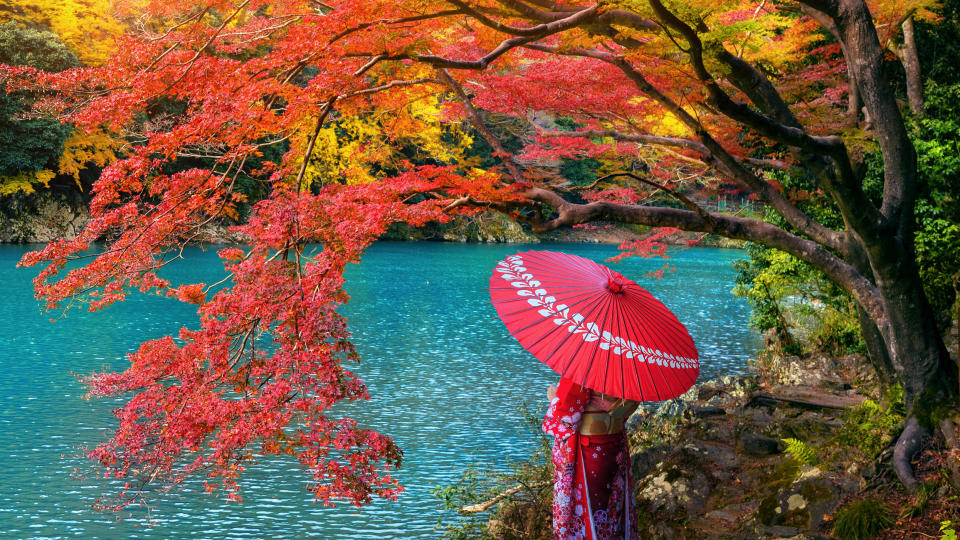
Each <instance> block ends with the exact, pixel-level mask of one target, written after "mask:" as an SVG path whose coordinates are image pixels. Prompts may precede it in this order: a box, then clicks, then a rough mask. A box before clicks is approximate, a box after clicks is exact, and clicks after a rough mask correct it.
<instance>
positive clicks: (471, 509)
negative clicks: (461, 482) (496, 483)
mask: <svg viewBox="0 0 960 540" xmlns="http://www.w3.org/2000/svg"><path fill="white" fill-rule="evenodd" d="M550 484H551V482H537V483H535V484H530V485H529V486H525V485H523V484H519V485H516V486H513V487H512V488H510V489H508V490H506V491H504V492H503V493H501V494H499V495H497V496H496V497H494V498H492V499H490V500H489V501H486V502H482V503H479V504H471V505H468V506H464V507H463V508H461V509H460V510H458V512H460V513H461V514H476V513H477V512H484V511H487V510H489V509H490V507H492V506H493V505H495V504H497V503H499V502H500V501H502V500H503V499H505V498H507V497H509V496H510V495H513V494H514V493H517V492H518V491H520V490H522V489H538V488H542V487H546V486H549V485H550Z"/></svg>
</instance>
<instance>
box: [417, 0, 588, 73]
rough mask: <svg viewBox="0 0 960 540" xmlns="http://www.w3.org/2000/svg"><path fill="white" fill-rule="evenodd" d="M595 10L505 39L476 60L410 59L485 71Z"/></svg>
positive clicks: (442, 65)
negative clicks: (529, 44) (508, 52)
mask: <svg viewBox="0 0 960 540" xmlns="http://www.w3.org/2000/svg"><path fill="white" fill-rule="evenodd" d="M597 9H598V8H597V6H592V7H589V8H586V9H584V10H582V11H577V12H575V13H573V14H572V15H570V16H568V17H566V18H563V19H558V20H556V21H551V22H548V23H544V24H542V25H540V26H539V27H537V28H539V31H538V32H536V33H533V34H528V35H522V36H517V37H513V38H510V39H505V40H503V41H502V42H500V44H499V45H497V46H496V47H495V48H494V49H493V50H492V51H490V52H489V53H487V54H486V55H484V56H483V57H482V58H480V59H478V60H451V59H449V58H443V57H442V56H435V55H432V54H422V55H413V56H410V57H411V58H413V59H415V60H419V61H421V62H425V63H427V64H430V65H431V66H433V67H435V68H444V69H481V70H482V69H486V68H487V66H489V65H490V63H491V62H493V61H494V60H496V59H497V58H500V57H501V56H503V55H504V54H505V53H506V52H507V51H509V50H511V49H514V48H517V47H520V46H522V45H525V44H527V43H530V42H533V41H536V40H538V39H540V38H543V37H546V36H549V35H551V34H557V33H559V32H563V31H565V30H569V29H571V28H574V27H576V26H578V25H580V24H582V23H584V22H587V21H589V20H590V19H593V18H595V17H596V15H597Z"/></svg>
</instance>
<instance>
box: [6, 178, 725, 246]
mask: <svg viewBox="0 0 960 540" xmlns="http://www.w3.org/2000/svg"><path fill="white" fill-rule="evenodd" d="M88 203H89V201H88V200H87V197H85V196H84V195H82V194H80V193H77V192H76V191H73V190H64V191H53V190H51V191H45V192H43V193H33V194H22V193H18V194H14V195H8V196H6V197H0V243H8V244H23V243H37V242H49V241H51V240H54V239H57V238H70V237H72V236H75V235H76V234H77V233H78V232H79V231H80V230H82V229H83V227H84V226H85V225H86V223H87V221H89V219H90V212H89V210H88V209H87V205H88ZM648 234H649V230H648V228H646V227H630V226H625V225H623V224H619V223H605V222H601V223H595V224H590V225H585V226H581V227H576V228H563V229H559V230H556V231H550V232H548V233H544V234H534V233H532V232H530V230H529V229H528V228H526V227H524V226H522V225H521V224H520V223H518V222H516V221H514V220H512V219H510V218H509V217H507V216H505V215H503V214H501V213H499V212H494V211H487V212H482V213H480V214H477V215H475V216H455V217H454V218H453V220H451V221H450V222H449V223H429V224H427V225H426V226H424V227H418V228H414V227H410V226H409V225H406V224H402V223H401V224H397V225H394V226H393V227H391V228H390V230H388V231H387V233H386V234H385V235H384V236H383V239H384V240H400V241H441V242H463V243H538V242H571V243H593V244H616V245H619V244H622V243H623V242H630V241H634V240H640V239H643V238H645V237H646V236H647V235H648ZM694 240H695V241H696V245H697V246H702V247H725V248H738V247H742V242H738V241H736V240H729V239H727V238H721V237H718V236H714V235H706V236H704V235H702V234H696V233H686V232H677V233H675V234H672V235H669V236H667V237H665V238H663V239H662V240H661V241H662V242H664V243H666V244H670V245H687V244H689V243H690V242H691V241H694ZM202 241H205V242H206V241H209V242H227V243H232V242H238V241H241V239H239V238H237V237H236V236H235V235H233V234H231V233H230V231H229V227H228V226H227V225H209V226H207V227H206V228H205V230H204V231H203V234H202Z"/></svg>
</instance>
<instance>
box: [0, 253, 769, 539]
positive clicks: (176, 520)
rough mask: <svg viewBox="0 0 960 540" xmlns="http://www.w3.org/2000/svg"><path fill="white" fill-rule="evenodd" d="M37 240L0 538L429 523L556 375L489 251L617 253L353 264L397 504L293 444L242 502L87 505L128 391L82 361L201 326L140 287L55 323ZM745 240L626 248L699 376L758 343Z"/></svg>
mask: <svg viewBox="0 0 960 540" xmlns="http://www.w3.org/2000/svg"><path fill="white" fill-rule="evenodd" d="M27 249H28V248H24V247H18V246H0V283H2V284H3V285H4V287H3V289H4V292H3V296H2V302H3V305H4V309H3V312H4V316H3V319H0V325H2V326H0V374H2V377H0V537H3V538H60V537H84V538H267V537H274V538H299V537H307V536H313V537H317V538H378V539H385V538H436V537H437V536H439V533H438V532H437V531H436V530H435V529H434V527H435V525H436V523H437V520H438V518H440V517H443V516H447V517H449V515H448V514H446V513H445V512H447V511H443V510H441V509H440V506H439V505H438V503H437V501H436V499H435V498H434V497H433V496H432V495H431V493H430V490H431V489H432V488H433V487H434V486H437V485H446V484H450V483H453V482H455V481H456V480H457V478H458V477H459V475H460V473H461V472H462V471H463V470H464V469H465V468H467V467H468V466H470V465H479V466H482V467H485V468H494V469H496V468H506V467H507V465H508V463H509V462H510V460H512V459H519V458H521V457H523V456H524V455H526V454H527V453H528V450H529V448H530V447H531V445H532V444H533V441H534V438H535V436H536V435H535V433H532V432H531V431H530V430H529V428H527V427H525V426H524V425H523V420H522V418H521V415H520V414H519V413H518V412H517V406H518V404H520V403H522V402H528V403H532V404H536V403H539V401H540V400H542V399H545V397H544V391H545V389H546V387H547V385H548V384H550V383H551V382H553V381H554V379H555V378H556V376H555V375H554V374H553V372H552V371H550V370H549V369H548V368H546V367H544V366H543V365H541V364H540V363H539V362H537V361H536V360H535V359H533V358H532V357H531V356H530V355H528V354H526V353H525V352H524V351H523V350H522V349H521V348H520V346H519V345H518V344H517V343H516V342H515V341H514V340H513V338H511V337H510V335H509V334H508V333H507V331H506V329H505V327H504V326H503V324H502V323H500V321H499V320H498V319H496V316H495V313H494V310H493V308H492V306H491V305H490V303H489V296H488V294H487V284H488V278H489V276H490V274H491V271H492V268H493V266H494V264H495V263H496V262H497V261H498V260H500V259H501V258H502V257H504V256H505V255H508V254H510V253H513V252H516V251H521V250H525V249H550V250H562V251H567V252H570V253H574V254H577V255H581V256H584V257H588V258H591V259H593V260H596V261H598V262H602V261H603V259H605V258H607V257H610V256H613V255H615V254H616V249H615V248H614V247H612V246H602V245H590V244H537V245H531V246H524V245H465V244H440V243H393V242H385V243H379V244H376V245H374V246H373V247H372V248H371V249H370V250H369V251H368V253H367V255H366V256H365V258H364V260H363V263H362V264H360V265H355V266H352V267H351V268H350V269H349V272H348V276H347V279H348V281H347V283H348V284H347V290H348V292H349V293H350V295H351V296H352V300H351V302H350V303H349V304H348V305H347V306H345V307H344V308H343V310H342V311H343V313H344V314H346V315H347V317H348V319H349V322H350V327H351V330H352V332H353V335H354V341H355V343H356V345H357V348H358V349H359V350H360V352H361V354H362V356H363V360H362V363H361V365H360V366H359V367H358V368H357V369H356V371H357V372H358V373H359V374H360V375H361V376H362V378H363V379H364V381H365V382H366V383H367V385H368V387H369V389H370V393H371V395H372V400H371V401H369V402H364V403H359V404H350V405H349V406H345V407H341V409H340V410H343V411H344V413H345V414H349V415H351V416H352V417H353V418H356V419H357V420H358V421H359V422H360V423H361V424H363V425H366V426H369V427H372V428H375V429H378V430H380V431H382V432H385V433H387V434H390V435H392V436H393V437H394V438H395V439H396V440H397V441H398V443H399V444H400V446H401V447H402V448H403V449H404V452H405V454H404V464H403V467H402V469H401V470H400V471H399V474H397V475H396V476H398V477H399V479H400V480H401V482H402V484H403V485H404V487H405V488H406V491H405V492H404V493H403V494H402V495H401V496H400V499H399V500H398V501H396V502H388V501H376V502H375V503H373V504H371V505H368V506H366V507H364V508H361V509H357V508H354V507H352V506H349V505H346V506H344V505H338V506H337V507H336V508H326V507H324V506H323V505H322V504H315V503H314V502H313V499H312V497H310V496H309V495H308V494H307V492H306V490H305V486H306V485H307V484H308V483H309V478H308V476H307V475H306V474H304V473H303V472H302V470H301V469H300V468H299V466H298V465H297V463H296V462H295V461H293V460H285V459H281V458H276V459H270V460H266V461H265V462H263V463H261V464H260V465H259V466H256V467H252V468H251V470H249V471H248V474H247V476H246V477H245V478H244V479H243V481H242V485H243V491H242V492H243V498H244V502H243V503H242V504H235V503H227V502H225V501H224V499H223V497H222V496H220V495H213V496H210V495H206V494H204V493H202V492H200V491H199V490H197V489H196V484H195V483H194V484H190V485H188V486H186V488H185V489H183V490H180V491H178V492H177V493H173V494H166V495H164V496H163V497H162V498H160V499H158V500H156V501H154V504H153V505H152V507H151V508H150V509H149V512H144V511H137V512H135V513H134V514H133V515H128V514H123V515H121V516H119V518H120V519H118V516H115V515H112V514H111V515H106V514H99V513H96V512H94V511H92V510H90V504H91V503H92V502H93V500H94V499H95V498H96V497H97V496H98V495H99V494H101V493H103V492H104V490H105V488H108V487H109V486H107V485H106V484H104V483H103V482H104V481H100V480H97V479H95V478H96V476H95V475H94V476H91V477H90V478H94V479H90V478H88V479H87V480H84V481H81V480H78V479H76V478H75V477H74V471H75V469H79V470H81V471H84V470H88V469H89V464H88V462H87V461H85V460H84V459H82V458H79V457H77V456H78V447H79V446H80V445H82V444H90V445H93V444H95V443H96V442H97V441H99V440H100V439H102V438H103V436H104V433H105V432H106V430H107V429H109V428H110V427H111V426H112V425H113V422H112V420H113V417H112V416H111V414H110V410H111V409H113V408H116V407H117V406H118V405H119V404H120V403H121V402H120V401H112V400H94V401H87V400H84V399H83V394H84V390H83V388H81V386H80V385H79V384H78V382H77V380H76V377H75V376H74V374H84V373H90V372H93V371H98V370H102V369H123V368H124V367H125V363H126V361H125V358H124V356H125V354H126V353H128V352H130V351H132V350H133V349H134V348H135V347H136V346H137V345H138V344H139V343H140V342H141V341H143V340H145V339H150V338H155V337H159V336H162V335H166V334H169V333H171V332H176V331H177V330H178V329H179V328H180V327H181V326H191V325H194V324H195V321H196V313H195V311H194V310H193V309H191V308H190V306H187V305H185V304H181V303H179V302H177V301H174V300H170V299H165V298H159V297H153V296H151V297H147V296H138V297H134V298H130V299H129V300H127V301H126V302H124V303H122V304H119V305H116V306H114V307H111V308H109V309H107V310H106V311H103V312H99V313H87V312H83V311H80V310H75V311H71V312H69V313H68V315H67V316H66V317H65V318H63V319H60V320H58V321H56V322H54V323H51V322H50V321H49V318H50V314H45V313H42V312H41V310H40V309H39V307H38V303H37V301H36V300H34V298H33V294H32V290H31V285H30V280H31V278H32V277H33V276H34V275H35V274H36V271H35V270H33V269H17V268H15V264H16V262H17V261H18V260H19V258H20V257H21V256H22V255H23V253H24V252H25V251H26V250H27ZM186 256H187V259H188V260H187V262H186V263H183V264H180V265H179V266H174V267H168V269H167V270H169V271H168V272H167V273H166V275H167V276H168V277H170V278H171V279H173V280H174V281H191V282H195V281H207V282H213V281H216V280H218V279H219V278H220V273H221V272H222V266H221V265H220V262H219V259H218V258H217V257H216V256H215V254H214V253H213V250H208V251H201V250H200V249H199V248H196V249H193V250H190V251H189V252H187V253H186ZM742 257H744V253H743V252H740V251H736V250H721V249H706V248H694V249H687V250H683V251H681V252H679V253H677V254H675V255H674V256H673V257H672V258H671V259H670V261H669V263H670V265H671V266H674V267H676V271H674V272H667V273H666V274H665V276H664V278H663V279H662V280H660V281H658V280H655V279H652V278H643V277H642V276H643V274H644V273H646V272H649V271H651V270H655V269H657V268H659V267H661V266H662V265H663V263H664V261H663V260H662V259H651V260H645V259H630V260H627V261H624V262H623V263H621V264H620V265H619V266H618V267H617V270H619V271H620V272H621V273H623V274H624V275H626V276H627V277H630V278H633V279H636V280H637V281H639V282H640V284H641V285H643V286H644V287H646V288H648V289H649V290H650V291H651V292H653V293H654V295H656V296H657V297H658V298H660V299H661V300H663V301H664V303H666V304H667V306H668V307H670V308H671V309H672V310H673V311H674V312H675V313H676V314H677V316H678V317H679V319H680V321H681V322H683V323H684V324H685V325H686V326H687V328H688V329H689V330H690V334H691V335H692V336H693V338H694V341H695V342H696V344H697V347H698V349H699V351H700V357H701V363H702V366H703V367H702V371H701V374H700V380H701V381H703V380H706V379H709V378H712V377H716V376H719V375H723V374H727V373H735V372H742V371H743V370H744V369H745V363H746V361H747V359H748V358H750V357H751V356H753V355H754V354H755V352H756V350H757V347H758V338H757V336H756V335H754V334H752V333H751V332H750V330H749V329H748V326H747V318H748V316H749V308H748V307H747V305H746V304H745V303H744V302H743V301H742V300H740V299H737V298H735V297H733V296H732V295H731V294H730V290H731V289H732V288H733V278H734V275H735V272H734V270H733V267H732V266H731V263H732V261H734V260H736V259H738V258H742Z"/></svg>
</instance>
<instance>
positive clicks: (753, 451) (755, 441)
mask: <svg viewBox="0 0 960 540" xmlns="http://www.w3.org/2000/svg"><path fill="white" fill-rule="evenodd" d="M740 442H741V444H742V445H743V451H744V452H746V453H748V454H750V455H753V456H770V455H773V454H779V453H780V452H781V451H782V450H781V447H780V441H778V440H777V439H773V438H771V437H767V436H764V435H759V434H757V433H744V434H743V435H741V436H740Z"/></svg>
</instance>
